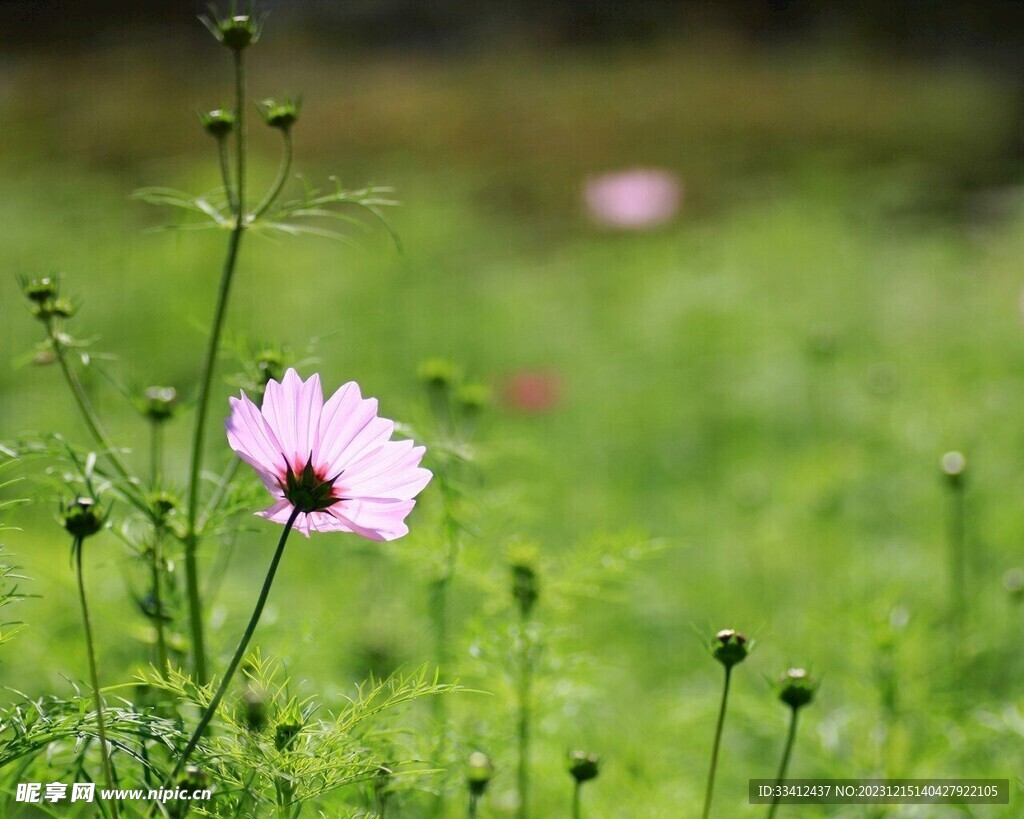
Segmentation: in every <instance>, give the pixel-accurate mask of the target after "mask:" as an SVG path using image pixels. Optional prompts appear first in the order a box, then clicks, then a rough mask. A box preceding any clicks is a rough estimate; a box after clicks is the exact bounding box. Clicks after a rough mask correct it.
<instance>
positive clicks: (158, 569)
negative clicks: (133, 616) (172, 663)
mask: <svg viewBox="0 0 1024 819" xmlns="http://www.w3.org/2000/svg"><path fill="white" fill-rule="evenodd" d="M163 538H164V530H163V526H158V527H157V528H156V531H155V533H154V534H153V548H152V550H151V553H150V558H151V564H150V572H151V582H152V584H153V592H152V594H153V611H154V616H153V627H154V628H155V629H156V661H157V666H158V668H159V669H160V676H161V677H164V678H165V679H166V677H167V668H168V666H169V663H168V659H167V635H166V631H165V628H164V602H163V571H164V563H163V560H164V558H163Z"/></svg>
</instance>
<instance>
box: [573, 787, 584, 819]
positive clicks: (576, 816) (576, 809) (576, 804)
mask: <svg viewBox="0 0 1024 819" xmlns="http://www.w3.org/2000/svg"><path fill="white" fill-rule="evenodd" d="M582 785H583V783H582V782H577V783H576V784H575V785H574V786H573V789H572V819H580V816H581V815H582V814H581V812H580V791H581V790H582Z"/></svg>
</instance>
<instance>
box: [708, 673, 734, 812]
mask: <svg viewBox="0 0 1024 819" xmlns="http://www.w3.org/2000/svg"><path fill="white" fill-rule="evenodd" d="M731 677H732V667H731V666H728V665H727V666H725V684H724V685H723V686H722V704H721V706H720V707H719V709H718V724H717V725H716V726H715V741H714V744H713V745H712V746H711V768H710V770H709V771H708V786H707V790H706V791H705V793H704V812H703V813H702V814H701V816H702V817H703V819H708V816H710V814H711V796H712V795H713V794H714V791H715V772H716V771H717V769H718V748H719V746H720V745H721V742H722V726H723V725H725V709H726V707H727V706H728V702H729V681H730V679H731Z"/></svg>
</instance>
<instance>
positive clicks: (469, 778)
mask: <svg viewBox="0 0 1024 819" xmlns="http://www.w3.org/2000/svg"><path fill="white" fill-rule="evenodd" d="M493 778H494V763H493V762H491V758H490V757H489V756H487V754H485V753H484V752H483V751H474V752H473V753H471V754H470V755H469V759H468V760H466V784H467V786H468V787H469V792H470V793H471V794H472V795H473V796H483V794H484V792H485V791H486V790H487V786H488V784H490V781H491V780H492V779H493Z"/></svg>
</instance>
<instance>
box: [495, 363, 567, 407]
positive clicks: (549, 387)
mask: <svg viewBox="0 0 1024 819" xmlns="http://www.w3.org/2000/svg"><path fill="white" fill-rule="evenodd" d="M502 392H503V397H504V399H505V404H506V406H508V407H509V408H510V409H513V410H515V411H516V412H525V413H542V412H549V411H550V410H553V409H554V408H555V407H556V406H557V405H558V400H559V396H560V393H561V380H560V379H559V377H558V374H557V373H554V372H543V371H535V372H531V371H529V370H524V371H523V372H518V373H515V374H514V375H512V376H510V377H509V378H508V380H507V381H506V382H505V386H504V390H503V391H502Z"/></svg>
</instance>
